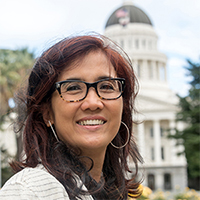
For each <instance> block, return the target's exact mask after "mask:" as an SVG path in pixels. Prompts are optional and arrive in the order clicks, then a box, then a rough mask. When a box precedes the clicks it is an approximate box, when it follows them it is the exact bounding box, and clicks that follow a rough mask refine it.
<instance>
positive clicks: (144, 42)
mask: <svg viewBox="0 0 200 200" xmlns="http://www.w3.org/2000/svg"><path fill="white" fill-rule="evenodd" d="M142 46H143V48H144V49H145V47H146V40H142Z"/></svg>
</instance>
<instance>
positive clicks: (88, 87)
mask: <svg viewBox="0 0 200 200" xmlns="http://www.w3.org/2000/svg"><path fill="white" fill-rule="evenodd" d="M108 80H117V81H120V83H121V85H122V91H121V94H120V95H119V96H118V97H116V98H112V99H106V98H104V97H102V96H100V95H99V93H98V90H97V84H98V83H99V82H102V81H108ZM67 82H80V83H84V84H85V85H86V87H87V90H86V93H85V96H84V97H83V98H81V99H79V100H66V99H64V98H63V96H62V94H61V85H62V84H63V83H67ZM91 87H93V88H94V89H95V91H96V94H97V95H98V97H99V98H100V99H104V100H116V99H118V98H120V97H121V96H122V93H123V92H124V88H125V79H124V78H106V79H101V80H99V81H96V82H93V83H88V82H85V81H81V80H73V79H72V80H64V81H59V82H56V83H55V89H56V90H57V91H58V93H59V96H60V97H61V98H62V99H63V100H64V101H66V102H79V101H82V100H83V99H85V98H86V97H87V94H88V91H89V89H90V88H91Z"/></svg>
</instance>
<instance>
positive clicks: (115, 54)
mask: <svg viewBox="0 0 200 200" xmlns="http://www.w3.org/2000/svg"><path fill="white" fill-rule="evenodd" d="M93 51H101V52H103V53H104V54H105V55H106V56H107V58H108V59H109V60H110V62H111V63H112V65H113V66H114V68H115V70H116V73H117V76H118V77H120V78H125V80H126V86H125V90H124V92H123V102H124V103H123V105H124V106H123V114H122V121H123V122H124V123H126V124H127V126H128V128H129V131H130V133H131V132H132V125H133V123H134V122H133V121H132V114H133V112H134V111H135V106H134V102H135V97H136V95H137V92H138V82H137V79H136V76H135V74H134V71H133V68H132V65H131V62H130V60H129V59H128V56H126V54H125V53H124V52H123V51H122V50H121V49H120V48H119V47H118V46H117V45H115V44H114V43H112V42H111V41H110V40H108V39H107V38H105V37H104V36H100V35H85V36H75V37H70V38H65V39H63V40H62V41H60V42H58V43H57V44H55V45H53V46H52V47H50V48H49V49H48V50H46V51H45V52H44V53H43V54H42V55H41V56H40V57H39V58H38V59H37V60H36V63H35V65H34V66H33V68H32V70H31V73H30V76H29V79H28V86H27V91H26V93H25V94H26V95H25V99H24V103H25V105H26V109H25V110H26V115H25V116H26V117H25V119H24V128H23V142H24V152H25V160H24V161H21V162H13V163H12V164H11V166H12V167H13V169H14V170H15V171H20V170H21V169H23V168H24V167H36V166H37V165H38V164H39V163H42V164H43V165H44V167H45V168H46V169H47V170H48V171H49V172H50V173H51V174H52V175H53V176H55V177H56V178H57V179H58V180H59V181H60V182H61V183H62V184H63V185H64V187H65V188H66V190H67V192H68V194H69V195H70V196H71V197H72V198H77V197H78V196H79V195H80V194H82V193H84V192H83V191H82V190H81V189H79V188H78V187H77V185H76V182H75V180H74V177H73V174H74V173H76V174H79V175H80V176H81V177H82V175H85V177H87V176H88V175H87V170H86V169H85V167H84V164H83V162H81V159H80V156H79V154H78V153H77V151H75V150H73V148H69V146H68V145H67V144H64V143H63V142H57V141H56V139H55V138H54V136H53V134H52V131H51V130H50V128H48V127H47V126H46V124H45V122H44V120H43V115H42V114H43V110H44V109H45V108H46V106H50V104H51V95H52V93H53V92H54V90H55V88H54V85H55V82H56V81H57V78H58V76H59V74H60V73H62V71H63V69H66V68H67V67H69V66H70V64H72V63H73V62H76V61H78V62H81V59H82V58H83V57H84V56H86V55H87V54H88V53H90V52H93ZM119 133H120V136H121V139H119V138H117V137H116V140H117V141H116V142H117V143H118V144H119V145H120V144H123V143H124V142H125V141H126V140H127V139H128V138H127V130H126V129H125V130H121V131H120V132H119ZM128 156H130V157H131V158H132V159H133V162H134V163H135V176H133V177H134V178H132V179H130V180H128V179H127V178H126V175H125V174H126V172H131V171H130V169H129V163H128V160H127V159H128ZM130 157H129V158H130ZM138 161H139V162H142V158H141V156H140V154H139V152H138V149H137V146H136V144H135V141H134V139H133V137H131V138H130V140H129V142H128V144H127V145H126V146H125V147H124V148H123V149H115V148H114V147H112V146H111V145H108V148H107V151H106V156H105V161H104V166H103V173H104V179H105V180H104V181H105V182H104V184H103V186H102V187H104V189H105V190H106V192H107V194H108V196H109V198H112V199H121V198H122V199H124V198H127V194H128V192H130V193H131V194H138V190H137V188H138V185H139V182H137V181H136V175H137V172H138ZM84 184H87V183H84ZM97 188H98V189H96V190H95V189H94V188H93V190H92V191H93V194H95V192H96V194H97V197H99V198H100V197H101V198H103V199H105V198H106V196H104V197H102V196H101V195H100V194H99V193H98V191H100V190H101V187H97ZM89 191H90V190H89ZM98 194H99V195H98Z"/></svg>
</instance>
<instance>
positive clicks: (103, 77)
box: [65, 75, 114, 81]
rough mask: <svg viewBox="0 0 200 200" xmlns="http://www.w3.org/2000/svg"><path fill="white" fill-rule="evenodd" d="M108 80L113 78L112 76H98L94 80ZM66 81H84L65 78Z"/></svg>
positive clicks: (75, 78)
mask: <svg viewBox="0 0 200 200" xmlns="http://www.w3.org/2000/svg"><path fill="white" fill-rule="evenodd" d="M109 78H114V77H113V76H109V75H108V76H107V75H105V76H104V75H103V76H99V77H97V78H96V79H95V81H99V80H103V79H109ZM65 80H66V81H71V80H73V81H74V80H76V81H85V79H83V78H77V77H70V78H67V79H65Z"/></svg>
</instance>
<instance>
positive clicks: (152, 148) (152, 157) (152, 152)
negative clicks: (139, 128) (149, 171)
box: [151, 147, 155, 161]
mask: <svg viewBox="0 0 200 200" xmlns="http://www.w3.org/2000/svg"><path fill="white" fill-rule="evenodd" d="M151 160H152V161H153V160H155V153H154V147H151Z"/></svg>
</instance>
